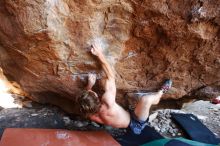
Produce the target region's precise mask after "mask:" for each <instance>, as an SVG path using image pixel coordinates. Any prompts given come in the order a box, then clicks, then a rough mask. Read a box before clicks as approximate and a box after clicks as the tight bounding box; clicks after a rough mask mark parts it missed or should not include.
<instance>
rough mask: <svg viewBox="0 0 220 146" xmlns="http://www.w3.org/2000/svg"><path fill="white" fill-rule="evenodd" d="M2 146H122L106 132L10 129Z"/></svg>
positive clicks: (6, 131) (0, 144)
mask: <svg viewBox="0 0 220 146" xmlns="http://www.w3.org/2000/svg"><path fill="white" fill-rule="evenodd" d="M0 146H120V144H118V143H117V142H116V141H115V140H114V139H113V138H112V137H111V136H110V135H109V134H108V133H106V132H104V131H68V130H57V129H22V128H15V129H14V128H9V129H6V130H5V131H4V133H3V136H2V139H1V142H0Z"/></svg>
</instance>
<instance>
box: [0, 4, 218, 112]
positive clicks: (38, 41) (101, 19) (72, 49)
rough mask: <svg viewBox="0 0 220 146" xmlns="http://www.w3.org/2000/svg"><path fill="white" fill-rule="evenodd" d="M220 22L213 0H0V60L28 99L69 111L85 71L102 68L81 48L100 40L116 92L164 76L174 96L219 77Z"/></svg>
mask: <svg viewBox="0 0 220 146" xmlns="http://www.w3.org/2000/svg"><path fill="white" fill-rule="evenodd" d="M219 27H220V0H215V1H211V0H185V1H177V0H105V1H104V0H80V1H79V0H71V1H69V0H32V1H29V0H1V1H0V60H1V67H2V68H3V70H4V72H5V74H6V75H7V76H8V77H9V78H10V79H12V80H15V81H17V82H18V83H19V84H20V85H21V86H22V88H23V89H24V91H26V92H27V93H29V95H30V96H31V97H32V98H33V99H35V100H37V101H40V102H50V103H53V104H56V105H59V106H61V107H63V108H64V109H66V110H67V111H69V112H72V111H74V110H75V109H74V108H73V107H75V106H73V105H74V99H75V98H76V95H77V94H78V93H79V91H80V90H81V89H82V88H83V86H84V85H85V83H86V82H85V79H86V75H87V73H89V72H94V73H97V74H98V75H99V77H100V78H102V77H103V76H104V74H103V73H102V72H101V70H100V66H99V64H98V62H97V60H96V59H95V58H94V57H93V56H92V55H91V54H90V53H89V51H88V49H87V48H88V46H90V45H91V44H93V43H99V44H100V45H101V46H102V48H103V52H104V54H105V55H106V57H107V59H108V61H109V62H110V63H111V64H112V66H114V68H115V72H116V74H117V79H116V80H117V88H118V91H119V92H118V93H123V92H124V91H127V90H134V89H149V90H152V89H155V88H157V87H158V86H159V85H160V83H161V81H163V79H165V78H167V77H169V78H172V79H173V81H174V87H173V90H172V91H173V92H172V94H170V95H169V96H168V97H170V98H171V97H172V98H180V97H182V96H184V95H187V94H188V93H190V92H192V91H194V90H196V89H198V88H201V87H204V86H209V85H217V84H219V82H220V73H219V72H220V41H219V40H220V29H219ZM120 95H121V94H120Z"/></svg>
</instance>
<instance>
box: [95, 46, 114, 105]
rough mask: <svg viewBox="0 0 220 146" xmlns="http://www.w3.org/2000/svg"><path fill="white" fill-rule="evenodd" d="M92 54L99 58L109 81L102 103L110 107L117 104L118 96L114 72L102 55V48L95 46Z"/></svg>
mask: <svg viewBox="0 0 220 146" xmlns="http://www.w3.org/2000/svg"><path fill="white" fill-rule="evenodd" d="M91 53H92V54H93V55H95V56H97V57H98V59H99V60H100V62H101V65H102V68H103V70H104V72H105V74H106V76H107V79H106V82H105V85H104V90H105V93H104V94H103V95H102V101H103V102H104V103H106V104H107V105H108V106H109V107H110V106H112V105H113V104H114V103H115V96H116V86H115V74H114V71H113V70H112V68H111V66H110V65H109V63H108V61H107V60H106V58H105V56H104V55H103V54H102V52H101V49H100V48H98V47H96V46H93V47H92V48H91Z"/></svg>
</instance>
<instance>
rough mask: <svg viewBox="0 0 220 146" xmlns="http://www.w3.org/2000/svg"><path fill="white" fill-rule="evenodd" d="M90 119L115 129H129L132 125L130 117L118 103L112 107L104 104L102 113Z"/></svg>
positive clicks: (101, 109)
mask: <svg viewBox="0 0 220 146" xmlns="http://www.w3.org/2000/svg"><path fill="white" fill-rule="evenodd" d="M90 119H91V120H93V121H95V122H98V123H101V124H105V125H109V126H112V127H115V128H127V127H128V125H129V123H130V115H129V113H128V112H127V111H125V110H124V109H123V108H122V107H121V106H120V105H118V104H117V103H116V102H115V103H113V104H112V105H111V106H108V105H106V104H105V103H102V105H101V108H100V111H99V112H98V113H97V114H95V115H92V116H90Z"/></svg>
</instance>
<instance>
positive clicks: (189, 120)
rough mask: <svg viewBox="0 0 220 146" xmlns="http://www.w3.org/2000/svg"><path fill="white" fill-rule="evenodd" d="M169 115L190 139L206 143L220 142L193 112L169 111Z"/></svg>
mask: <svg viewBox="0 0 220 146" xmlns="http://www.w3.org/2000/svg"><path fill="white" fill-rule="evenodd" d="M171 116H172V118H174V120H175V121H176V122H177V123H178V124H179V125H180V126H181V127H182V128H183V129H184V131H185V132H186V133H187V134H188V135H189V137H190V138H191V139H192V140H194V141H199V142H203V143H208V144H219V143H220V139H217V138H216V137H215V135H214V134H213V133H212V132H211V131H210V130H209V129H208V128H207V127H206V126H205V125H203V123H202V122H200V121H199V119H198V118H197V117H196V116H194V115H193V114H180V113H171Z"/></svg>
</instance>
